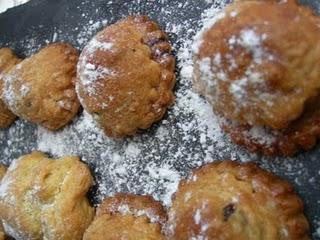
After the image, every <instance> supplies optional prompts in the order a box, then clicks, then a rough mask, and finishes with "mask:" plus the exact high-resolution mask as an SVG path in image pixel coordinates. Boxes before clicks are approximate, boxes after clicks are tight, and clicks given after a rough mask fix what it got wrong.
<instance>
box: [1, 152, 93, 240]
mask: <svg viewBox="0 0 320 240" xmlns="http://www.w3.org/2000/svg"><path fill="white" fill-rule="evenodd" d="M92 182H93V179H92V176H91V174H90V171H89V169H88V167H87V166H86V165H85V164H83V163H81V162H80V160H79V158H77V157H63V158H60V159H56V160H52V159H49V158H47V156H46V155H44V154H43V153H40V152H33V153H31V154H29V155H25V156H22V157H20V158H19V159H17V160H14V162H13V163H11V165H10V167H9V168H8V171H7V173H6V174H5V176H4V178H3V179H2V182H1V185H0V218H1V219H2V221H3V226H4V229H5V231H6V233H7V234H8V235H10V236H12V237H13V238H15V239H24V240H28V239H70V240H71V239H82V237H83V233H84V231H85V229H86V228H87V227H88V226H89V224H90V223H91V221H92V219H93V216H94V209H93V208H92V207H91V206H90V204H89V202H88V200H87V198H86V193H87V191H88V189H89V187H90V186H91V185H92Z"/></svg>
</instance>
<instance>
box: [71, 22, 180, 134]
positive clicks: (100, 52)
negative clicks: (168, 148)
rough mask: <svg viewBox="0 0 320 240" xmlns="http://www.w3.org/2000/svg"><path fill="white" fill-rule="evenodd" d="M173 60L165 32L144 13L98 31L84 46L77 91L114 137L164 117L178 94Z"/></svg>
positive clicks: (85, 105)
mask: <svg viewBox="0 0 320 240" xmlns="http://www.w3.org/2000/svg"><path fill="white" fill-rule="evenodd" d="M174 69H175V60H174V58H173V56H172V55H171V45H170V44H169V42H168V39H167V36H166V34H165V33H164V32H163V31H161V30H160V28H159V26H158V25H157V24H156V23H155V22H153V21H151V20H150V19H149V18H148V17H146V16H136V17H128V18H126V19H124V20H121V21H119V22H117V23H115V24H113V25H111V26H109V27H107V28H105V29H104V30H103V31H101V32H99V33H98V34H97V35H96V36H95V37H94V38H93V39H92V40H91V41H90V42H89V43H88V45H87V46H86V47H85V48H84V49H83V51H82V53H81V55H80V59H79V63H78V71H77V84H76V87H77V93H78V96H79V99H80V102H81V104H82V105H83V107H84V109H85V110H86V111H87V112H89V113H90V114H92V115H93V117H94V119H95V120H96V121H97V122H98V124H99V125H100V126H101V128H103V129H104V131H105V133H106V134H107V135H108V136H110V137H123V136H126V135H133V134H134V133H135V132H136V131H137V130H138V129H147V128H149V127H150V126H151V124H152V123H153V122H155V121H158V120H160V119H161V118H162V117H163V115H164V114H165V112H166V109H167V108H168V106H170V105H171V104H172V102H173V100H174V96H173V93H172V89H173V86H174V83H175V74H174Z"/></svg>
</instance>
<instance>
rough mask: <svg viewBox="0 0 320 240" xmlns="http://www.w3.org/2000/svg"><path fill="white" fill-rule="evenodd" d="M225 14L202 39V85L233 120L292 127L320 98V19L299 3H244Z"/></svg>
mask: <svg viewBox="0 0 320 240" xmlns="http://www.w3.org/2000/svg"><path fill="white" fill-rule="evenodd" d="M223 14H224V15H223V16H224V17H222V18H221V19H220V20H218V21H217V22H216V23H215V24H214V25H213V26H212V27H211V28H209V30H207V31H206V32H205V33H203V35H202V41H201V43H200V46H199V48H198V51H197V53H196V56H195V61H196V63H195V65H196V68H195V69H196V74H195V81H196V85H200V86H199V88H200V91H201V92H202V94H204V95H205V96H206V97H207V98H208V100H209V101H210V102H211V103H212V105H213V107H214V110H215V111H216V112H218V113H219V114H221V115H222V116H224V117H226V118H227V119H230V120H233V121H237V122H239V123H240V124H250V125H253V126H267V127H270V128H272V129H283V128H286V127H288V126H289V125H290V123H291V122H292V121H294V120H296V119H297V118H299V117H300V116H301V114H302V113H303V112H304V107H305V104H307V103H309V102H310V101H311V100H314V99H315V97H317V96H318V95H319V92H320V57H319V56H320V41H319V39H320V27H319V26H320V18H319V17H317V16H315V15H314V13H313V12H312V11H311V10H310V9H309V8H306V7H303V6H300V5H298V4H296V3H294V1H288V2H287V3H285V2H283V1H281V2H278V1H239V2H236V3H234V4H231V5H230V6H229V7H227V9H226V10H225V11H224V12H223ZM221 16H222V15H221ZM284 28H285V29H286V31H283V29H284ZM201 85H202V86H201Z"/></svg>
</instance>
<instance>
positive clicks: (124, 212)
mask: <svg viewBox="0 0 320 240" xmlns="http://www.w3.org/2000/svg"><path fill="white" fill-rule="evenodd" d="M166 220H167V215H166V212H165V211H164V209H163V207H162V205H161V204H160V203H159V202H156V201H155V200H154V199H153V198H152V197H149V196H137V195H131V194H117V195H116V196H114V197H109V198H107V199H105V200H104V201H103V202H102V203H101V205H100V206H99V207H98V209H97V214H96V217H95V219H94V221H93V222H92V224H91V225H90V226H89V228H88V229H87V230H86V232H85V234H84V238H83V239H84V240H109V239H110V240H116V239H126V240H136V239H139V240H161V239H163V240H164V239H165V238H164V236H163V235H162V233H161V231H162V225H163V224H164V223H165V221H166Z"/></svg>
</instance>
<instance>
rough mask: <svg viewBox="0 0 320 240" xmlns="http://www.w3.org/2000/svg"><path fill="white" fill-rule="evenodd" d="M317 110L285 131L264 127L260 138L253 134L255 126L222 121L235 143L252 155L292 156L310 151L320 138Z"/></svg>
mask: <svg viewBox="0 0 320 240" xmlns="http://www.w3.org/2000/svg"><path fill="white" fill-rule="evenodd" d="M314 107H316V108H317V107H319V105H317V104H316V105H313V106H310V108H309V110H307V111H305V113H304V114H303V116H302V117H300V118H299V119H298V120H296V121H294V122H293V123H291V124H290V125H289V127H288V128H286V129H284V130H282V131H281V130H280V131H273V130H271V129H268V128H261V129H263V130H262V133H260V134H259V135H258V136H257V135H256V134H252V132H254V131H253V130H254V129H255V127H252V126H250V125H239V124H234V123H231V122H230V121H222V128H223V129H224V131H225V132H227V133H228V134H229V135H230V137H231V140H232V141H233V142H234V143H236V144H238V145H241V146H244V147H245V148H246V149H248V150H249V151H251V152H261V153H263V154H265V155H269V156H274V155H283V156H293V155H294V154H295V153H297V152H298V151H299V150H309V149H311V148H312V147H313V146H315V144H316V143H317V140H318V138H319V137H320V109H314ZM261 134H263V135H261ZM266 139H271V140H270V141H269V140H266Z"/></svg>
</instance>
